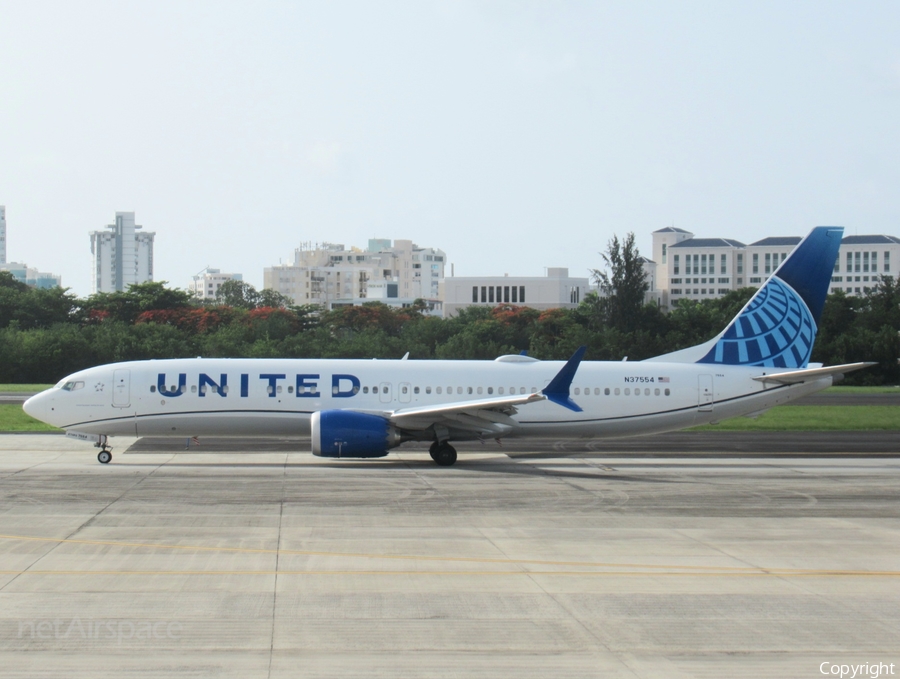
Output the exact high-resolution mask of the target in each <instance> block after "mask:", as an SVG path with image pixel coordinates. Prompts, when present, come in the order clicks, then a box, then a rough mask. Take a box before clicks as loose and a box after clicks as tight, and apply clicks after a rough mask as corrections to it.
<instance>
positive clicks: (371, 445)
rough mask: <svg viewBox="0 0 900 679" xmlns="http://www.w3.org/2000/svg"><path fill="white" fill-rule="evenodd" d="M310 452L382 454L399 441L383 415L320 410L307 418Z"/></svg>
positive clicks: (344, 454)
mask: <svg viewBox="0 0 900 679" xmlns="http://www.w3.org/2000/svg"><path fill="white" fill-rule="evenodd" d="M310 428H311V430H312V431H311V433H312V452H313V455H318V456H320V457H384V456H385V455H387V454H388V449H389V448H393V447H394V446H397V445H399V444H400V442H401V440H402V439H401V438H400V434H399V433H398V432H397V430H396V429H395V428H394V427H393V426H391V424H390V423H389V422H388V421H387V420H386V419H385V418H383V417H380V416H378V415H370V414H368V413H356V412H352V411H348V410H320V411H318V412H315V413H313V414H312V417H311V418H310Z"/></svg>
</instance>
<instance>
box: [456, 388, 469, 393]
mask: <svg viewBox="0 0 900 679" xmlns="http://www.w3.org/2000/svg"><path fill="white" fill-rule="evenodd" d="M470 388H471V387H470ZM456 393H457V394H461V393H462V387H457V388H456Z"/></svg>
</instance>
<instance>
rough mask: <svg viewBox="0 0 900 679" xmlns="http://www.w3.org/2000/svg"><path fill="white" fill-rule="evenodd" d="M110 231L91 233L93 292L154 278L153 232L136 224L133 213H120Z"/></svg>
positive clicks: (120, 287)
mask: <svg viewBox="0 0 900 679" xmlns="http://www.w3.org/2000/svg"><path fill="white" fill-rule="evenodd" d="M106 228H107V229H109V230H108V231H92V232H91V254H92V255H93V256H94V257H93V262H94V265H93V270H92V272H91V292H92V293H97V292H117V291H120V290H127V289H128V286H129V285H133V284H135V283H145V282H146V281H152V280H153V239H154V237H155V236H156V234H155V233H153V232H144V233H138V232H137V230H138V229H140V228H143V227H141V226H139V225H137V224H135V223H134V213H133V212H117V213H116V223H115V224H110V225H109V226H107V227H106Z"/></svg>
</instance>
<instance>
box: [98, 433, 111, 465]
mask: <svg viewBox="0 0 900 679" xmlns="http://www.w3.org/2000/svg"><path fill="white" fill-rule="evenodd" d="M106 441H107V439H106V436H101V437H100V440H99V441H97V443H95V444H94V447H95V448H99V449H100V452H99V453H97V460H98V461H99V462H100V464H109V461H110V460H111V459H112V448H110V447H109V444H108V443H107V442H106Z"/></svg>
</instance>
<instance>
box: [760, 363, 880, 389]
mask: <svg viewBox="0 0 900 679" xmlns="http://www.w3.org/2000/svg"><path fill="white" fill-rule="evenodd" d="M870 365H876V363H873V362H869V363H845V364H844V365H829V366H827V367H825V368H806V369H804V370H790V371H788V372H780V373H772V374H771V375H759V376H757V377H754V378H753V379H754V380H756V381H757V382H780V383H781V384H798V383H800V382H806V381H808V380H814V379H818V378H820V377H825V376H826V375H843V374H844V373H849V372H853V371H854V370H862V369H863V368H868V367H869V366H870Z"/></svg>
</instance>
